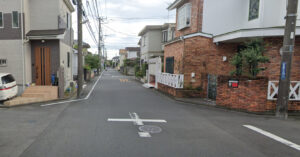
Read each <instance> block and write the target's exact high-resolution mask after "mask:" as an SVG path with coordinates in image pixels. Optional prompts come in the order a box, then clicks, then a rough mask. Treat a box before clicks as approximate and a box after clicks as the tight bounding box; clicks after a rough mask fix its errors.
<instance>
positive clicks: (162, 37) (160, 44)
mask: <svg viewBox="0 0 300 157" xmlns="http://www.w3.org/2000/svg"><path fill="white" fill-rule="evenodd" d="M139 36H140V37H141V39H140V41H139V45H140V46H141V62H142V63H147V64H148V75H147V80H148V84H149V86H154V84H155V82H156V75H157V74H158V73H160V72H161V68H158V67H161V63H162V61H160V60H161V59H163V56H164V44H165V43H167V42H168V41H171V40H173V39H174V37H175V24H174V23H165V24H163V25H148V26H145V27H144V29H143V30H142V31H141V32H140V33H139Z"/></svg>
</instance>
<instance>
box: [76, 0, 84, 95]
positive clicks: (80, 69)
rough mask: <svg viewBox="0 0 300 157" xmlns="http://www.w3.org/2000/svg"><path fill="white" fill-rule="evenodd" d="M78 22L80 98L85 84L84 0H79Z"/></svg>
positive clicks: (78, 92)
mask: <svg viewBox="0 0 300 157" xmlns="http://www.w3.org/2000/svg"><path fill="white" fill-rule="evenodd" d="M77 23H78V83H77V84H78V88H77V98H80V94H81V92H82V86H83V65H82V64H83V63H82V62H83V57H82V0H77Z"/></svg>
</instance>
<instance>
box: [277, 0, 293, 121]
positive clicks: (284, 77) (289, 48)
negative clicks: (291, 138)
mask: <svg viewBox="0 0 300 157" xmlns="http://www.w3.org/2000/svg"><path fill="white" fill-rule="evenodd" d="M297 9H298V0H288V6H287V15H286V25H285V33H284V40H283V48H282V58H281V68H280V78H279V80H280V81H279V88H278V100H277V106H276V116H277V117H280V118H287V117H288V113H287V112H288V103H289V97H290V96H289V94H290V82H291V80H290V76H291V68H292V67H291V66H292V57H293V52H294V45H295V31H296V20H297Z"/></svg>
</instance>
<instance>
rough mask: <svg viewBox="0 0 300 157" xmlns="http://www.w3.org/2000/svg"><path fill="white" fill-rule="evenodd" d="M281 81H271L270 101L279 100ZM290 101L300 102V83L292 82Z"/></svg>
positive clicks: (269, 87) (269, 86) (269, 88)
mask: <svg viewBox="0 0 300 157" xmlns="http://www.w3.org/2000/svg"><path fill="white" fill-rule="evenodd" d="M278 88H279V81H269V85H268V100H277V98H278ZM290 101H300V81H291V84H290Z"/></svg>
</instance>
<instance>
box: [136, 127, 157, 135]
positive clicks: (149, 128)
mask: <svg viewBox="0 0 300 157" xmlns="http://www.w3.org/2000/svg"><path fill="white" fill-rule="evenodd" d="M139 130H140V131H142V132H149V133H151V134H155V133H160V132H161V128H160V127H158V126H153V125H144V126H140V127H139Z"/></svg>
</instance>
